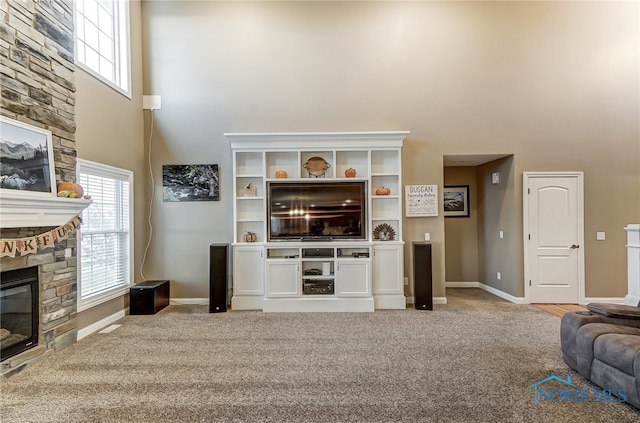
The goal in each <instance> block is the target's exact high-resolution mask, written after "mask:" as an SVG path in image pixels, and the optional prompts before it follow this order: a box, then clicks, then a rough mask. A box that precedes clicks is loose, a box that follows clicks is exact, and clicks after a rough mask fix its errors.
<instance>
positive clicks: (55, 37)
mask: <svg viewBox="0 0 640 423" xmlns="http://www.w3.org/2000/svg"><path fill="white" fill-rule="evenodd" d="M0 18H2V19H0V59H1V60H2V64H3V70H2V75H1V78H0V88H1V90H0V114H2V115H3V116H5V117H7V118H10V119H14V120H17V121H20V122H23V123H26V124H30V125H33V126H37V127H39V128H42V129H46V130H48V131H50V132H51V134H52V142H53V155H54V165H55V179H56V181H74V180H75V178H76V139H75V132H76V122H75V103H76V100H75V91H76V86H75V69H76V68H75V64H74V58H73V51H74V38H73V3H72V2H70V1H66V0H46V1H44V0H34V1H9V2H4V3H3V7H2V10H0ZM7 191H8V192H7ZM12 191H13V190H7V189H1V190H0V238H2V239H20V238H26V237H31V236H36V235H39V234H42V233H44V232H46V231H48V230H49V231H50V230H53V229H55V228H56V227H58V226H59V225H64V224H65V223H66V222H68V221H69V220H70V219H72V218H73V217H74V216H77V215H78V214H79V213H81V212H82V210H83V209H84V208H85V207H87V206H88V204H89V202H88V201H86V200H77V201H76V202H71V201H70V200H69V199H65V198H57V197H56V196H55V194H52V195H51V196H50V197H48V196H40V197H37V198H30V197H28V196H24V195H19V194H20V193H14V192H12ZM26 268H35V269H36V270H37V274H38V297H39V300H38V304H37V310H38V320H39V325H38V326H39V327H38V333H37V335H38V342H37V344H36V345H35V346H32V347H31V348H29V349H27V350H26V351H23V352H21V353H18V354H16V355H13V356H11V357H9V358H7V359H5V360H3V361H2V363H1V366H0V367H1V376H0V377H7V376H10V375H13V374H15V373H17V372H19V371H20V370H21V369H23V368H24V367H26V366H27V365H29V364H31V363H33V362H36V361H38V360H40V359H42V358H43V357H46V356H47V355H48V354H50V353H52V352H53V351H58V350H61V349H63V348H65V347H66V346H68V345H70V344H72V343H74V342H75V341H76V337H77V317H76V316H77V305H76V303H77V268H76V238H75V234H70V235H69V236H68V237H67V238H66V239H61V240H58V241H56V242H55V244H54V245H53V246H50V247H48V248H43V249H38V251H37V252H35V253H33V254H26V255H21V254H16V255H15V256H14V257H6V256H5V257H1V258H0V271H2V272H5V271H11V270H16V269H26Z"/></svg>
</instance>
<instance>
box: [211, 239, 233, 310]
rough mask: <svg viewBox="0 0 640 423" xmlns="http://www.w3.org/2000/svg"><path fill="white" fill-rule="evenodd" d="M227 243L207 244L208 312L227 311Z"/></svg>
mask: <svg viewBox="0 0 640 423" xmlns="http://www.w3.org/2000/svg"><path fill="white" fill-rule="evenodd" d="M228 269H229V244H211V245H210V246H209V313H222V312H225V311H227V281H228V280H229V270H228Z"/></svg>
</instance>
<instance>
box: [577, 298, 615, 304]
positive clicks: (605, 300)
mask: <svg viewBox="0 0 640 423" xmlns="http://www.w3.org/2000/svg"><path fill="white" fill-rule="evenodd" d="M584 303H585V304H589V303H610V304H624V298H616V297H586V298H585V299H584Z"/></svg>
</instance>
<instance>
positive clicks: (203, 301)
mask: <svg viewBox="0 0 640 423" xmlns="http://www.w3.org/2000/svg"><path fill="white" fill-rule="evenodd" d="M192 304H194V305H208V304H209V299H208V298H171V299H170V300H169V305H192Z"/></svg>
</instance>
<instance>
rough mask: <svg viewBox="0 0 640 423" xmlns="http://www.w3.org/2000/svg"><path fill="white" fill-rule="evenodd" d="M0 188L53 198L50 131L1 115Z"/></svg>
mask: <svg viewBox="0 0 640 423" xmlns="http://www.w3.org/2000/svg"><path fill="white" fill-rule="evenodd" d="M0 189H2V190H3V191H5V190H14V191H20V192H32V193H44V194H47V195H52V194H53V195H55V190H56V177H55V168H54V164H53V144H52V138H51V131H47V130H46V129H42V128H38V127H36V126H33V125H28V124H26V123H22V122H18V121H16V120H13V119H9V118H6V117H3V116H0Z"/></svg>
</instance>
